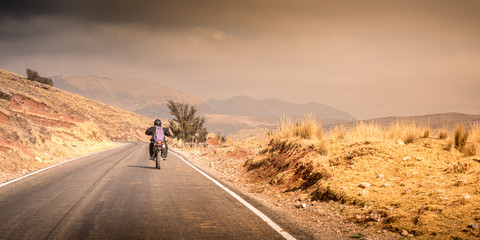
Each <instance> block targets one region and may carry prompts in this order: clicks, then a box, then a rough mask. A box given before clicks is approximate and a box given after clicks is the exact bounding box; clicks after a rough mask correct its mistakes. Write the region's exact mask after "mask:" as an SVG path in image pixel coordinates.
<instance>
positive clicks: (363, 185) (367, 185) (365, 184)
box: [358, 182, 370, 188]
mask: <svg viewBox="0 0 480 240" xmlns="http://www.w3.org/2000/svg"><path fill="white" fill-rule="evenodd" d="M358 186H359V187H361V188H369V187H370V183H367V182H363V183H360V185H358Z"/></svg>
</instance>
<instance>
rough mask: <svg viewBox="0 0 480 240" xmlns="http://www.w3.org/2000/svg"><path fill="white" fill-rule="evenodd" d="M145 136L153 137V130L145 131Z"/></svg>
mask: <svg viewBox="0 0 480 240" xmlns="http://www.w3.org/2000/svg"><path fill="white" fill-rule="evenodd" d="M145 135H153V132H152V128H148V129H147V130H146V131H145Z"/></svg>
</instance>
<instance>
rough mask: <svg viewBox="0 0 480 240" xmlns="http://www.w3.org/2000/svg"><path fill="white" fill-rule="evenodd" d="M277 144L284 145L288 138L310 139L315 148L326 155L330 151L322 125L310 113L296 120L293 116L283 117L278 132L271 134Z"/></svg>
mask: <svg viewBox="0 0 480 240" xmlns="http://www.w3.org/2000/svg"><path fill="white" fill-rule="evenodd" d="M270 137H271V139H272V142H273V143H274V144H275V145H279V144H280V145H284V144H283V143H284V142H285V141H287V140H308V141H310V142H309V144H313V145H314V149H315V150H316V151H317V152H318V153H320V154H322V155H325V154H327V152H328V141H327V140H326V138H325V135H324V132H323V128H322V125H321V124H320V123H319V122H318V121H317V120H316V119H315V117H313V115H309V116H307V117H305V118H301V119H297V120H296V121H294V120H293V119H292V118H289V117H283V118H282V119H281V120H280V123H279V125H278V129H277V132H275V133H273V134H271V135H270Z"/></svg>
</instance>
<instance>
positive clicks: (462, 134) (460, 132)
mask: <svg viewBox="0 0 480 240" xmlns="http://www.w3.org/2000/svg"><path fill="white" fill-rule="evenodd" d="M454 140H455V148H456V149H458V150H460V151H462V150H463V149H464V147H465V144H466V143H467V140H468V132H467V131H466V130H465V129H464V128H463V126H462V125H461V124H458V125H457V127H456V128H455V132H454Z"/></svg>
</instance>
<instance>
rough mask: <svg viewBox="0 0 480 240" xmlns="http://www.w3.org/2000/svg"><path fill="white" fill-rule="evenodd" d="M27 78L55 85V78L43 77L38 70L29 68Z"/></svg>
mask: <svg viewBox="0 0 480 240" xmlns="http://www.w3.org/2000/svg"><path fill="white" fill-rule="evenodd" d="M27 79H28V80H30V81H35V82H39V83H43V84H47V85H50V86H53V80H52V79H50V78H46V77H42V76H40V75H39V74H38V72H37V71H35V70H32V69H30V68H27Z"/></svg>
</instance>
